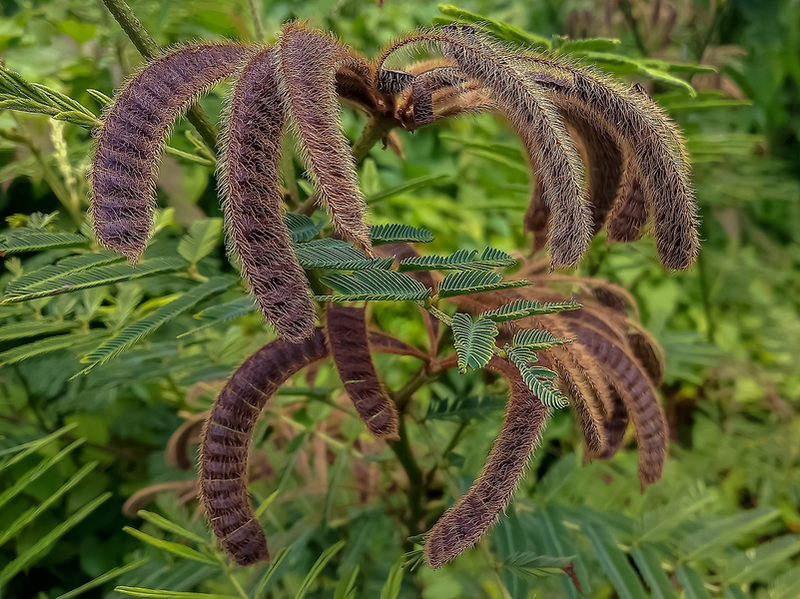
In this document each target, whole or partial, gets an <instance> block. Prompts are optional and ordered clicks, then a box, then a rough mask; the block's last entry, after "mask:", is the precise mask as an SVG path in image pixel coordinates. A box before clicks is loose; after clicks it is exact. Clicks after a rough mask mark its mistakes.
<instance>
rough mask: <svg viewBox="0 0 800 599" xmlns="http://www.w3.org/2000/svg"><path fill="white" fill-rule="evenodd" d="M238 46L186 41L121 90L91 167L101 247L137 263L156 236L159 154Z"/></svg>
mask: <svg viewBox="0 0 800 599" xmlns="http://www.w3.org/2000/svg"><path fill="white" fill-rule="evenodd" d="M246 52H247V51H246V49H245V48H244V47H243V46H240V45H238V44H229V43H227V44H197V45H191V46H183V47H180V48H176V49H174V50H171V51H169V52H167V53H165V54H164V55H162V56H159V57H158V58H155V59H153V60H152V61H150V62H149V63H147V64H146V65H145V66H144V68H142V70H140V71H139V72H138V73H136V74H135V75H134V76H133V77H131V78H130V79H129V80H128V82H127V83H126V84H125V86H124V87H123V88H122V90H121V91H120V92H119V93H118V94H117V95H116V97H115V99H114V101H113V103H112V104H111V105H110V106H109V108H108V110H107V112H106V113H105V118H104V120H103V124H102V126H101V127H100V129H99V131H98V132H97V149H96V151H95V155H94V159H93V161H92V167H91V191H92V204H91V208H90V212H91V215H92V217H93V219H94V230H95V234H96V235H97V240H98V241H99V242H100V244H101V245H103V246H105V247H107V248H110V249H112V250H116V251H118V252H120V253H121V254H124V255H125V256H126V257H127V258H128V260H130V261H131V262H133V263H135V262H136V261H137V260H138V259H139V258H140V257H141V255H142V252H144V249H145V246H146V245H147V240H148V238H149V237H150V228H151V226H152V220H153V209H154V208H155V179H156V174H157V170H158V157H159V154H160V152H161V148H162V147H163V145H164V143H165V142H166V139H167V137H168V136H169V132H170V129H171V127H172V125H173V123H174V122H175V120H176V119H177V118H178V117H179V116H181V115H182V114H183V113H184V112H186V110H188V108H189V107H190V106H191V105H192V103H194V102H195V101H196V100H197V98H198V97H199V96H201V95H202V94H204V93H205V92H207V91H208V89H209V88H210V87H211V86H213V85H214V84H215V83H217V82H219V81H220V80H221V79H223V78H225V77H227V76H228V75H230V74H231V73H233V71H234V70H235V69H236V66H237V65H238V64H239V62H240V61H241V60H242V58H243V57H244V56H245V54H246Z"/></svg>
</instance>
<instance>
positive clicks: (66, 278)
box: [0, 258, 186, 305]
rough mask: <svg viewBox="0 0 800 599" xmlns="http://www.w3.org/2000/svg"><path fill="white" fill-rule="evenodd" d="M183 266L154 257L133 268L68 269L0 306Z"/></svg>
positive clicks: (4, 301) (176, 260) (120, 266)
mask: <svg viewBox="0 0 800 599" xmlns="http://www.w3.org/2000/svg"><path fill="white" fill-rule="evenodd" d="M185 266H186V262H184V261H183V259H181V258H154V259H152V260H147V261H145V262H142V263H140V264H139V265H137V266H136V267H133V266H130V265H129V264H109V265H105V266H97V267H95V268H83V269H81V270H78V271H72V270H70V271H67V272H64V273H61V274H58V275H56V276H52V277H48V278H47V279H46V280H44V281H42V282H39V283H36V284H34V285H31V286H29V287H27V288H25V289H24V290H23V292H22V293H21V294H20V295H7V296H6V297H5V298H4V299H3V301H2V302H0V304H3V305H4V304H11V303H15V302H24V301H27V300H32V299H37V298H40V297H49V296H51V295H58V294H60V293H70V292H72V291H80V290H82V289H89V288H91V287H99V286H101V285H110V284H111V283H121V282H123V281H131V280H133V279H140V278H142V277H146V276H148V275H153V274H158V273H162V272H169V271H175V270H180V269H181V268H184V267H185Z"/></svg>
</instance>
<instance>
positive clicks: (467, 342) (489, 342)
mask: <svg viewBox="0 0 800 599" xmlns="http://www.w3.org/2000/svg"><path fill="white" fill-rule="evenodd" d="M451 326H452V329H453V340H454V344H455V346H456V353H457V354H458V370H459V371H460V372H461V373H462V374H463V373H465V372H467V371H468V370H470V369H473V370H479V369H481V368H483V367H484V366H486V365H487V364H488V363H489V360H491V358H492V355H493V353H494V349H495V345H494V339H495V337H496V336H497V325H496V324H495V323H494V322H492V321H491V320H489V319H488V318H479V319H478V320H475V321H473V320H472V317H471V316H470V315H469V314H464V313H463V312H457V313H455V314H454V315H453V321H452V325H451Z"/></svg>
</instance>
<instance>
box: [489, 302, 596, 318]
mask: <svg viewBox="0 0 800 599" xmlns="http://www.w3.org/2000/svg"><path fill="white" fill-rule="evenodd" d="M580 307H581V305H580V304H579V303H578V302H576V301H575V300H569V301H566V302H544V303H542V302H534V301H530V300H526V299H518V300H515V301H513V302H511V303H510V304H506V305H504V306H500V307H499V308H497V309H495V310H489V311H487V312H484V313H482V314H481V316H482V317H484V318H488V319H489V320H492V321H494V322H508V321H510V320H520V319H522V318H528V317H529V316H540V315H543V314H555V313H557V312H564V311H567V310H578V309H580Z"/></svg>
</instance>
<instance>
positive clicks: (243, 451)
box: [199, 329, 328, 566]
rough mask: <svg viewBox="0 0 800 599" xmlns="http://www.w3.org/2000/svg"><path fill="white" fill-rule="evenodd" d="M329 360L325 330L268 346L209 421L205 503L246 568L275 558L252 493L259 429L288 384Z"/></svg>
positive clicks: (203, 451)
mask: <svg viewBox="0 0 800 599" xmlns="http://www.w3.org/2000/svg"><path fill="white" fill-rule="evenodd" d="M327 355H328V348H327V346H326V345H325V335H324V334H323V332H322V330H321V329H317V330H316V331H315V332H314V335H313V336H312V337H310V338H309V339H306V340H304V341H302V342H301V343H289V342H287V341H284V340H282V339H278V340H276V341H273V342H272V343H268V344H267V345H265V346H264V347H262V348H261V349H260V350H258V351H257V352H256V353H255V354H253V355H252V356H250V357H249V358H248V359H247V360H245V362H244V363H243V364H242V365H241V366H240V367H239V368H238V369H237V370H236V372H234V373H233V376H231V378H230V380H229V381H228V383H227V384H226V385H225V387H224V388H223V390H222V392H221V393H220V394H219V397H218V398H217V400H216V402H214V407H213V408H212V410H211V415H210V417H209V419H208V420H207V421H206V425H205V427H204V430H203V435H202V440H201V444H200V461H199V478H200V500H201V503H202V504H203V507H204V508H205V511H206V515H207V516H208V520H209V522H210V524H211V529H212V530H213V532H214V534H215V535H216V537H217V538H218V539H219V543H220V546H221V547H222V548H223V549H224V550H225V552H226V553H228V554H229V555H230V556H231V557H232V558H233V559H234V560H235V561H236V563H237V564H239V565H241V566H247V565H250V564H253V563H255V562H257V561H260V560H267V559H269V552H268V551H267V539H266V537H265V535H264V531H263V530H262V529H261V525H260V524H259V523H258V521H257V520H256V519H255V516H254V514H253V508H252V506H251V505H250V499H249V497H248V494H247V461H248V452H249V449H250V441H251V438H252V434H253V427H254V426H255V423H256V421H257V420H258V417H259V415H260V414H261V411H262V410H263V409H264V406H265V405H266V403H267V401H268V400H269V398H270V397H272V395H273V394H274V393H275V392H276V391H277V390H278V388H279V387H280V386H281V385H282V384H283V383H285V382H286V381H287V380H288V379H289V378H291V377H292V376H293V375H294V374H296V373H297V372H298V371H300V370H302V369H303V368H305V367H306V366H308V365H310V364H312V363H314V362H316V361H318V360H321V359H323V358H324V357H326V356H327Z"/></svg>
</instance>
